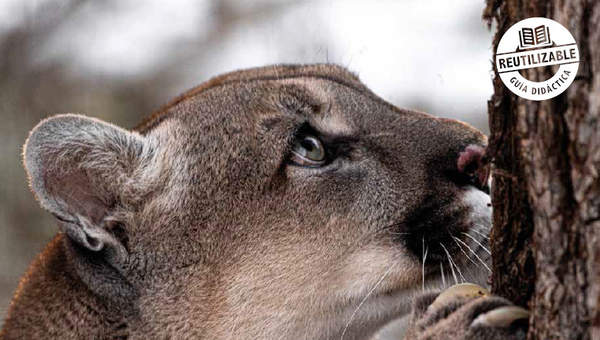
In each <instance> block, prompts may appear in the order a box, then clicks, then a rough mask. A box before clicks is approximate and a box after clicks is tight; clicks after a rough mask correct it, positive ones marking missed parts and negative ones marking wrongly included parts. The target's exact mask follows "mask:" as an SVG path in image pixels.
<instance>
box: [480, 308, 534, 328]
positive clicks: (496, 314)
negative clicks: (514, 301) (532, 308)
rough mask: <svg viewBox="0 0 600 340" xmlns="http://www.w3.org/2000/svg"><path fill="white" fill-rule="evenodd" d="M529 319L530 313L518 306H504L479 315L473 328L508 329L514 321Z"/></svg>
mask: <svg viewBox="0 0 600 340" xmlns="http://www.w3.org/2000/svg"><path fill="white" fill-rule="evenodd" d="M527 318H529V311H527V310H526V309H524V308H521V307H518V306H503V307H499V308H496V309H493V310H491V311H489V312H487V313H485V314H481V315H479V316H478V317H477V318H475V320H473V322H472V323H471V327H475V326H484V327H508V326H510V325H511V324H512V323H513V322H514V321H516V320H519V319H527Z"/></svg>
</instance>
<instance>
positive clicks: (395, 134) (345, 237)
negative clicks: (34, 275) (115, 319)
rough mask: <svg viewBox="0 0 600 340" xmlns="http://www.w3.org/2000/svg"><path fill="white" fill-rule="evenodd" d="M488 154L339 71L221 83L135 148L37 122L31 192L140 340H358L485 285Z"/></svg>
mask: <svg viewBox="0 0 600 340" xmlns="http://www.w3.org/2000/svg"><path fill="white" fill-rule="evenodd" d="M485 144H486V138H485V136H483V135H482V134H481V133H480V132H478V131H477V130H475V129H474V128H472V127H470V126H468V125H467V124H464V123H461V122H458V121H455V120H449V119H440V118H435V117H432V116H430V115H427V114H424V113H420V112H414V111H410V110H404V109H399V108H397V107H395V106H393V105H391V104H389V103H387V102H385V101H384V100H382V99H381V98H379V97H377V96H376V95H375V94H373V93H372V92H371V91H370V90H369V89H367V88H366V87H365V86H364V85H363V84H362V83H361V82H360V81H359V80H358V78H357V77H356V76H354V75H353V74H351V73H349V72H348V71H346V70H344V69H343V68H341V67H338V66H333V65H308V66H292V65H290V66H271V67H264V68H257V69H250V70H245V71H239V72H235V73H231V74H226V75H224V76H221V77H218V78H215V79H213V80H210V81H208V82H207V83H205V84H204V85H201V86H200V87H198V88H195V89H192V90H191V91H189V92H188V93H186V94H184V95H183V96H181V97H179V98H177V99H176V100H174V101H173V102H172V103H171V104H169V105H167V106H166V107H165V108H164V109H162V110H161V111H160V112H158V113H157V114H155V115H153V116H152V117H151V118H150V119H148V120H147V121H145V122H143V123H142V124H141V125H140V127H138V128H137V129H136V130H134V131H128V130H124V129H121V128H118V127H116V126H114V125H111V124H109V123H105V122H102V121H99V120H96V119H92V118H87V117H85V116H81V115H71V114H69V115H58V116H54V117H52V118H49V119H47V120H44V121H43V122H41V123H40V124H39V125H38V126H37V127H36V128H35V129H34V130H33V131H32V133H31V135H30V138H29V140H28V142H27V144H26V149H25V165H26V168H27V171H28V173H29V176H30V181H31V187H32V189H33V191H34V192H35V194H36V196H37V198H38V199H39V201H40V202H41V205H42V206H43V207H44V208H46V209H47V210H49V211H50V212H51V213H52V214H54V215H55V216H56V217H57V219H58V223H59V225H60V227H61V229H62V230H63V231H64V235H65V236H63V237H64V240H63V241H64V242H65V249H67V250H66V257H67V258H68V261H69V263H71V265H72V267H73V268H74V269H75V271H76V273H77V280H80V281H81V282H82V283H83V284H84V286H85V287H87V289H89V290H90V292H91V294H93V295H94V296H97V297H99V298H100V300H102V301H112V302H114V303H116V304H120V303H121V304H127V305H128V306H131V308H130V309H127V312H123V315H121V316H119V318H121V319H123V320H125V321H124V324H125V326H122V327H124V328H126V329H127V330H126V332H127V334H128V335H129V337H130V339H134V338H207V339H259V338H261V339H271V338H282V339H335V338H338V339H339V338H343V339H359V338H363V337H367V336H369V335H370V334H373V332H375V331H376V330H377V329H378V328H380V327H381V326H382V325H384V324H385V323H386V322H388V321H390V320H392V319H393V318H396V317H399V316H402V315H403V314H405V313H406V312H407V311H408V308H409V304H410V300H411V298H412V297H413V296H414V295H415V294H418V293H419V292H421V291H423V290H424V289H427V288H429V287H439V286H441V285H443V284H448V285H449V284H451V283H454V282H455V281H472V282H482V281H485V278H486V275H487V272H486V261H488V257H489V256H488V254H487V252H486V251H487V249H485V241H486V239H485V236H484V235H485V234H486V233H487V232H486V231H487V228H488V227H489V224H490V213H491V208H490V207H489V196H488V195H487V194H486V193H485V191H486V190H485V189H486V188H485V186H486V185H485V182H486V180H485V178H484V177H485V176H479V177H478V176H475V175H474V172H473V171H472V170H473V169H474V168H475V167H476V166H477V165H478V163H479V162H480V160H481V157H482V154H483V151H482V150H483V147H484V146H485Z"/></svg>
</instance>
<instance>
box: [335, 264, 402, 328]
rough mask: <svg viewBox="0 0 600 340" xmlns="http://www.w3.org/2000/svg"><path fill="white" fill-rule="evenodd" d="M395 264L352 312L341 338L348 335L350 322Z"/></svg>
mask: <svg viewBox="0 0 600 340" xmlns="http://www.w3.org/2000/svg"><path fill="white" fill-rule="evenodd" d="M394 266H395V263H394V264H392V265H391V266H390V267H389V268H388V269H387V270H386V271H385V273H383V275H381V278H380V279H379V281H377V283H375V285H374V286H373V288H371V290H369V292H368V293H367V295H365V297H364V298H363V299H362V300H361V301H360V303H359V304H358V307H356V309H355V310H354V312H352V315H350V320H348V323H347V324H346V326H345V327H344V330H343V331H342V335H341V336H340V340H343V339H344V335H346V331H348V327H350V324H352V321H353V320H354V317H356V313H357V312H358V311H359V309H360V307H362V305H363V304H364V303H365V301H367V299H368V298H369V297H370V296H371V294H373V292H374V291H375V289H377V287H379V285H380V284H381V283H382V282H383V280H384V279H385V278H386V277H387V276H388V274H389V273H390V272H391V271H392V268H394Z"/></svg>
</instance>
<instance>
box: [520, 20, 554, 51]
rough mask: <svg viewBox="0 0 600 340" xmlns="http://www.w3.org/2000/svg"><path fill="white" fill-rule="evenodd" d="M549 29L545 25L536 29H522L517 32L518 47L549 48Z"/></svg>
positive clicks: (550, 43)
mask: <svg viewBox="0 0 600 340" xmlns="http://www.w3.org/2000/svg"><path fill="white" fill-rule="evenodd" d="M549 45H552V40H550V29H549V28H548V26H546V25H540V26H538V27H536V28H530V27H523V28H521V30H520V31H519V47H520V48H521V49H527V48H534V47H541V46H549Z"/></svg>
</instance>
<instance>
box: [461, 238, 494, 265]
mask: <svg viewBox="0 0 600 340" xmlns="http://www.w3.org/2000/svg"><path fill="white" fill-rule="evenodd" d="M456 241H458V242H460V243H462V244H463V245H464V246H465V247H467V249H469V251H470V252H471V254H473V255H475V257H476V258H477V259H478V260H479V262H481V264H482V265H483V266H484V267H485V269H487V270H488V271H489V272H490V273H491V272H492V270H491V269H490V267H488V266H487V265H486V264H485V261H483V260H482V259H481V257H479V255H477V253H476V252H475V251H473V249H472V248H471V247H469V245H468V244H466V243H465V242H464V241H463V240H461V239H459V238H458V237H456Z"/></svg>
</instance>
